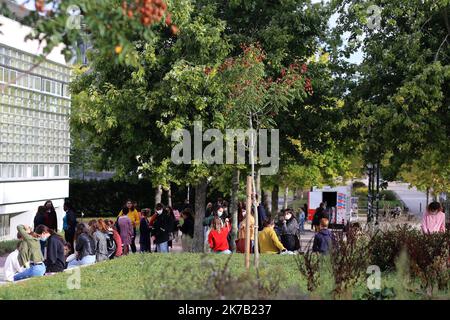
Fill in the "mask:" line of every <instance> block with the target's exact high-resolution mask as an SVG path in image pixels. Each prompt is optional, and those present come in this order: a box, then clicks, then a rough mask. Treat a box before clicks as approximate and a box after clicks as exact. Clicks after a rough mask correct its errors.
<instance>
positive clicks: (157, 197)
mask: <svg viewBox="0 0 450 320" xmlns="http://www.w3.org/2000/svg"><path fill="white" fill-rule="evenodd" d="M162 192H163V190H162V186H161V185H160V184H159V185H158V186H157V187H156V192H155V206H156V205H157V204H158V203H161V198H162Z"/></svg>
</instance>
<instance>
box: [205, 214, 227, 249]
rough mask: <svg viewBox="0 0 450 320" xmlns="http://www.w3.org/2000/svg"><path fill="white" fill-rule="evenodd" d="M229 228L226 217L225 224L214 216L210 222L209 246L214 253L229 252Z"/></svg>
mask: <svg viewBox="0 0 450 320" xmlns="http://www.w3.org/2000/svg"><path fill="white" fill-rule="evenodd" d="M230 230H231V225H230V223H229V221H228V218H227V219H225V225H224V224H223V221H222V219H220V218H219V217H217V216H216V217H215V218H214V220H213V223H212V229H211V231H210V233H209V235H208V243H209V247H210V248H211V249H212V250H213V251H214V252H216V253H227V254H230V253H231V251H230V248H229V246H228V238H227V237H228V233H229V232H230Z"/></svg>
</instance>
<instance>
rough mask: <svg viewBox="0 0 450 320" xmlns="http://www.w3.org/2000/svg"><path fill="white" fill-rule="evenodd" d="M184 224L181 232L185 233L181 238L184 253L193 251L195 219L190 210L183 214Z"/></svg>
mask: <svg viewBox="0 0 450 320" xmlns="http://www.w3.org/2000/svg"><path fill="white" fill-rule="evenodd" d="M182 215H183V224H182V225H181V226H180V231H181V232H182V233H183V235H182V236H181V246H182V248H183V252H191V251H192V242H193V239H194V217H193V216H192V212H191V210H190V209H189V208H187V209H185V210H184V211H183V212H182Z"/></svg>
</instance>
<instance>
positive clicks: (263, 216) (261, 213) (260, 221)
mask: <svg viewBox="0 0 450 320" xmlns="http://www.w3.org/2000/svg"><path fill="white" fill-rule="evenodd" d="M256 201H259V195H258V194H256ZM266 219H267V213H266V209H265V208H264V205H263V204H262V203H261V202H259V203H258V231H262V230H263V228H264V227H263V225H264V221H266Z"/></svg>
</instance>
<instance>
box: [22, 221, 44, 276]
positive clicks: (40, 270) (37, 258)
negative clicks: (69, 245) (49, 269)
mask: <svg viewBox="0 0 450 320" xmlns="http://www.w3.org/2000/svg"><path fill="white" fill-rule="evenodd" d="M38 227H39V226H38ZM17 231H18V232H19V234H20V236H21V237H22V238H23V241H24V242H25V243H26V246H23V247H20V250H19V255H20V256H22V257H27V260H28V261H25V260H24V259H23V258H22V261H23V262H24V264H25V265H26V266H27V267H26V269H25V270H23V271H22V272H19V273H17V274H15V275H14V281H19V280H22V279H27V278H31V277H41V276H43V275H44V274H45V270H46V268H45V264H44V257H43V256H42V251H41V240H43V241H45V240H47V238H48V237H49V236H50V234H49V233H48V232H45V231H44V230H43V229H39V230H38V228H36V231H37V232H33V231H32V230H31V228H30V227H29V226H25V225H22V224H21V225H18V226H17ZM38 232H41V233H38ZM21 251H22V252H21ZM23 251H26V252H23ZM28 266H29V267H28Z"/></svg>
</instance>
